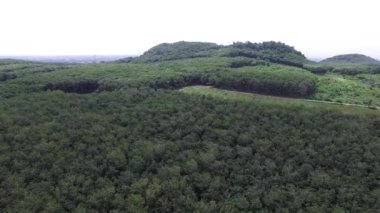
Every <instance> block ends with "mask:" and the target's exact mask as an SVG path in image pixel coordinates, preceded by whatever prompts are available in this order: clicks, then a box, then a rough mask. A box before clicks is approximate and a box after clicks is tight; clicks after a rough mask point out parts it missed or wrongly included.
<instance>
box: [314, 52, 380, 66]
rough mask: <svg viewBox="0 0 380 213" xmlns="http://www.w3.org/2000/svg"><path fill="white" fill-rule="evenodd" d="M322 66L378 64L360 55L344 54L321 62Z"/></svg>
mask: <svg viewBox="0 0 380 213" xmlns="http://www.w3.org/2000/svg"><path fill="white" fill-rule="evenodd" d="M320 63H324V64H376V63H380V62H379V61H377V60H376V59H373V58H371V57H369V56H366V55H362V54H345V55H337V56H334V57H331V58H327V59H325V60H322V61H321V62H320Z"/></svg>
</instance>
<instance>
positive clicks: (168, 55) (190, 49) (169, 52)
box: [120, 41, 221, 62]
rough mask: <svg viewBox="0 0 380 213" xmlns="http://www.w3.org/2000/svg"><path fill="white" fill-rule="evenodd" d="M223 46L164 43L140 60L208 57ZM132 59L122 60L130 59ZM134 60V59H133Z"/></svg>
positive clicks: (183, 42) (201, 43)
mask: <svg viewBox="0 0 380 213" xmlns="http://www.w3.org/2000/svg"><path fill="white" fill-rule="evenodd" d="M220 47H221V46H219V45H217V44H214V43H206V42H185V41H180V42H176V43H171V44H168V43H163V44H159V45H157V46H155V47H152V48H151V49H149V50H148V51H146V52H145V53H144V54H143V55H142V56H140V57H138V58H137V60H135V61H138V62H157V61H169V60H177V59H185V58H197V57H207V56H212V55H215V51H216V50H218V49H219V48H220ZM130 60H131V59H126V60H123V59H122V60H120V62H123V61H127V62H128V61H130ZM132 61H133V59H132Z"/></svg>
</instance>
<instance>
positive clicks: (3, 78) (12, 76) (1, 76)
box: [0, 73, 17, 82]
mask: <svg viewBox="0 0 380 213" xmlns="http://www.w3.org/2000/svg"><path fill="white" fill-rule="evenodd" d="M15 78H17V75H16V74H14V73H0V82H1V81H7V80H11V79H15Z"/></svg>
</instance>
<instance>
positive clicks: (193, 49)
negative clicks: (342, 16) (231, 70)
mask: <svg viewBox="0 0 380 213" xmlns="http://www.w3.org/2000/svg"><path fill="white" fill-rule="evenodd" d="M220 56H224V57H246V58H253V59H259V60H264V61H268V62H272V63H278V64H284V65H289V66H296V67H303V64H304V63H308V62H309V61H308V60H307V59H306V58H305V56H304V55H303V54H302V53H301V52H299V51H297V50H295V49H294V48H293V47H290V46H288V45H286V44H284V43H281V42H274V41H269V42H263V43H251V42H235V43H233V44H232V45H227V46H223V45H217V44H215V43H206V42H185V41H181V42H176V43H171V44H169V43H163V44H159V45H157V46H155V47H152V48H151V49H149V50H148V51H146V52H145V53H144V54H143V55H141V56H140V57H137V58H125V59H121V60H119V62H143V63H147V62H148V63H151V62H159V61H170V60H178V59H190V58H198V57H220Z"/></svg>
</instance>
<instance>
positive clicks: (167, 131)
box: [0, 41, 380, 213]
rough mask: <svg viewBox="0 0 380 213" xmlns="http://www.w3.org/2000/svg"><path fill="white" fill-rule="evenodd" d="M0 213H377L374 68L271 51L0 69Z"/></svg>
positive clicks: (362, 60)
mask: <svg viewBox="0 0 380 213" xmlns="http://www.w3.org/2000/svg"><path fill="white" fill-rule="evenodd" d="M0 212H17V213H23V212H75V213H86V212H88V213H91V212H104V213H108V212H109V213H118V212H131V213H134V212H136V213H143V212H199V213H203V212H204V213H212V212H215V213H217V212H218V213H219V212H224V213H234V212H262V213H264V212H284V213H286V212H289V213H291V212H299V213H302V212H305V213H306V212H314V213H320V212H331V213H348V212H368V213H376V212H380V62H379V61H377V60H375V59H373V58H370V57H368V56H365V55H360V54H344V55H338V56H334V57H331V58H327V59H324V60H322V61H320V62H315V61H312V60H309V59H308V58H306V57H305V55H304V54H303V53H302V52H300V51H298V50H296V49H295V48H294V47H291V46H289V45H287V44H284V43H281V42H275V41H268V42H262V43H252V42H234V43H232V44H229V45H219V44H216V43H207V42H186V41H180V42H175V43H163V44H159V45H157V46H154V47H152V48H151V49H148V50H147V51H146V52H144V53H143V54H142V55H140V56H136V57H127V58H122V59H119V60H115V61H110V62H102V63H87V64H77V63H44V62H36V61H27V60H16V59H0Z"/></svg>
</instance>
